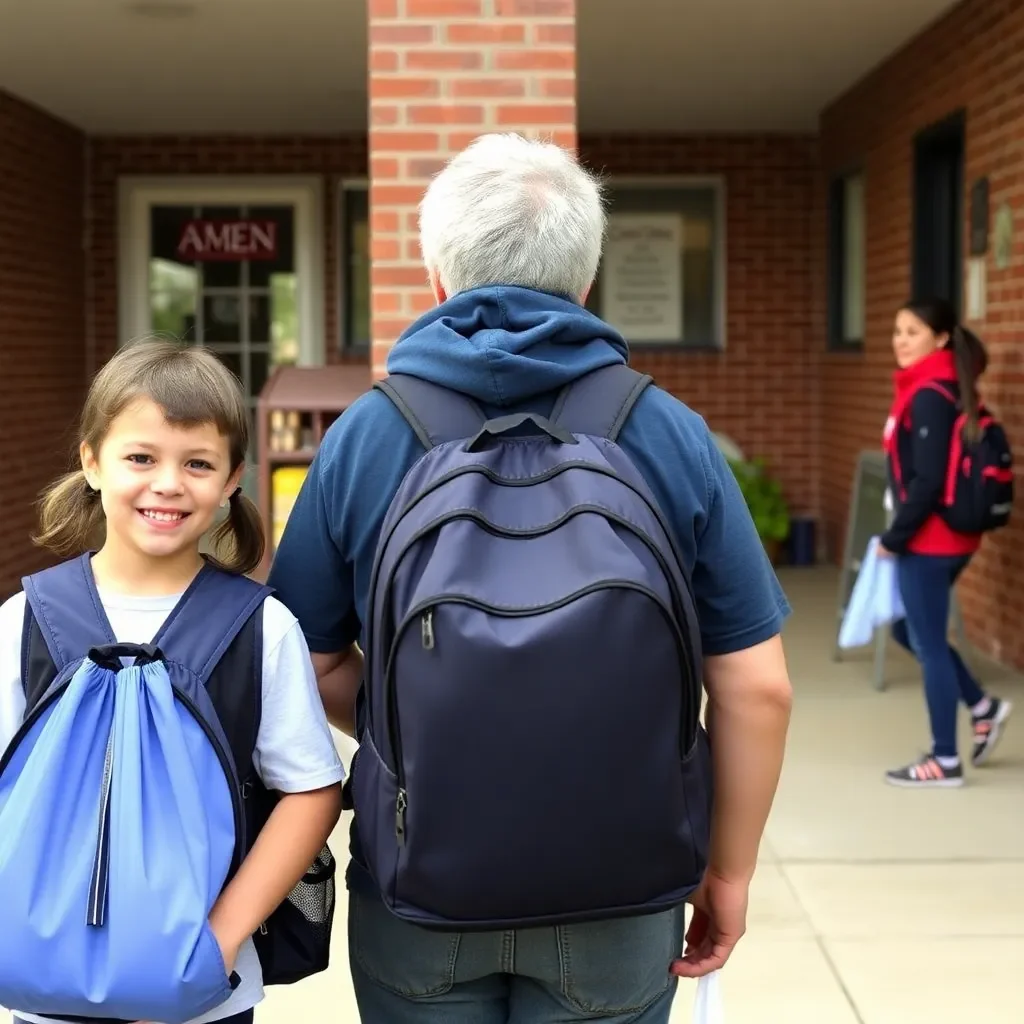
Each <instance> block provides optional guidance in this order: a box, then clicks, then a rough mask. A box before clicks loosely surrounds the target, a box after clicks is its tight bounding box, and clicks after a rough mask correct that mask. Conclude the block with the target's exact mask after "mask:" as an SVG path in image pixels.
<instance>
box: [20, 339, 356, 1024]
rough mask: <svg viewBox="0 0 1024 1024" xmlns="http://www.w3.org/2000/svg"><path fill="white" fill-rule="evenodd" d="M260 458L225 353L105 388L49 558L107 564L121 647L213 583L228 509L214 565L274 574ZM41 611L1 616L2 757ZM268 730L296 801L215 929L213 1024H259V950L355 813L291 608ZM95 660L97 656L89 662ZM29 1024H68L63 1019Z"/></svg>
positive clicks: (271, 751)
mask: <svg viewBox="0 0 1024 1024" xmlns="http://www.w3.org/2000/svg"><path fill="white" fill-rule="evenodd" d="M248 442H249V427H248V412H247V410H246V407H245V403H244V401H243V399H242V395H241V391H240V389H239V386H238V381H237V380H236V379H235V378H234V377H233V376H232V375H231V374H230V373H229V371H228V370H227V369H226V368H225V366H224V365H223V364H222V363H221V362H220V361H219V360H218V359H217V358H216V356H214V355H212V354H211V353H210V352H208V351H206V350H204V349H202V348H197V347H185V346H180V345H178V344H176V343H174V342H169V341H162V340H160V341H144V342H141V343H137V344H135V345H132V346H129V347H127V348H125V349H123V350H122V351H121V352H119V353H118V354H117V355H116V356H115V357H114V358H113V359H112V360H110V362H108V363H107V364H106V365H105V366H104V367H103V369H102V370H101V371H100V373H99V374H98V375H97V377H96V379H95V381H94V382H93V385H92V387H91V389H90V391H89V395H88V398H87V400H86V404H85V409H84V412H83V414H82V421H81V440H80V457H81V469H79V470H76V471H75V472H73V473H70V474H69V475H67V476H65V477H64V478H63V479H61V480H59V481H58V482H57V483H55V484H54V485H53V486H52V487H51V488H50V489H49V491H48V492H47V493H46V494H45V496H44V498H43V501H42V505H41V530H40V533H39V536H38V538H37V541H38V543H40V544H42V545H44V546H45V547H47V548H49V549H50V550H52V551H53V552H55V553H56V554H58V555H61V556H72V555H76V554H81V553H82V552H84V551H88V550H94V547H93V541H94V538H97V536H98V535H102V538H101V542H100V544H99V545H98V547H99V549H98V550H97V551H96V553H95V555H94V556H93V557H92V559H91V565H92V573H93V576H94V577H95V583H96V587H97V590H98V593H99V597H100V601H101V603H102V606H103V610H104V611H105V612H106V615H107V618H108V620H109V623H110V626H111V628H112V630H113V633H114V634H115V636H116V639H117V641H118V642H119V643H149V642H151V641H152V639H153V638H154V636H155V634H156V633H157V631H158V630H159V629H160V627H161V625H162V624H163V622H164V619H165V618H166V617H167V615H168V613H169V612H170V611H171V610H172V609H173V608H174V607H175V604H176V603H177V601H178V599H179V598H180V597H181V595H182V594H183V592H184V591H185V590H186V588H187V587H188V586H189V584H190V583H191V581H192V580H193V578H194V577H195V576H196V574H197V573H199V571H200V569H201V568H202V567H203V561H204V560H203V557H202V556H201V555H200V543H201V541H202V540H203V538H204V536H205V535H206V534H207V532H208V531H209V530H210V528H211V526H213V523H214V519H215V517H216V516H217V513H218V509H220V508H223V507H227V508H229V513H228V515H227V516H226V518H225V519H224V522H223V523H221V524H220V525H219V526H217V527H216V529H215V530H214V531H213V534H212V538H211V539H212V541H213V547H214V550H215V552H216V556H215V558H213V559H212V560H213V561H214V564H215V565H216V566H217V567H218V568H220V569H222V570H224V571H227V572H231V573H239V574H243V573H246V572H249V571H251V570H252V569H254V568H255V567H256V565H257V564H258V563H259V561H260V559H261V557H262V554H263V550H264V535H263V527H262V524H261V521H260V517H259V515H258V512H257V510H256V509H255V507H254V506H253V505H252V504H251V502H249V501H248V500H247V499H246V498H244V497H243V496H242V495H241V492H240V490H239V489H238V482H239V479H240V477H241V474H242V470H243V460H244V458H245V453H246V450H247V447H248ZM25 605H26V598H25V595H24V593H19V594H17V595H15V596H14V597H12V598H11V599H10V600H8V601H7V602H6V603H5V604H3V605H2V606H0V753H2V752H3V750H4V749H5V748H6V747H7V745H8V744H9V743H10V741H11V739H12V737H13V736H14V734H15V733H16V732H17V730H18V728H19V726H20V724H21V721H22V717H23V712H24V710H25V697H24V693H23V689H22V680H21V659H22V641H23V636H22V633H23V629H24V627H25V623H26V615H25ZM258 614H262V626H263V669H262V715H261V719H260V727H259V731H258V737H257V740H256V747H255V756H254V758H253V760H254V764H255V768H256V771H257V772H258V774H259V776H260V778H261V780H262V781H263V783H264V785H265V786H267V787H268V788H269V789H272V790H277V791H279V792H280V793H282V794H283V796H282V798H281V800H280V802H279V803H278V804H277V805H276V807H275V809H274V811H273V813H272V814H271V816H270V819H269V821H268V822H267V824H266V826H265V827H264V828H263V830H262V831H261V832H260V835H259V839H258V841H257V842H256V844H255V845H254V847H253V848H252V849H251V851H250V853H249V855H248V857H247V858H246V859H245V861H244V863H243V865H242V866H241V868H240V870H239V871H238V872H237V873H236V874H235V875H234V877H233V878H232V879H231V881H230V882H229V883H228V885H227V886H226V887H225V888H224V890H223V892H222V893H221V895H220V897H219V899H218V901H217V902H216V904H215V905H214V907H213V911H212V913H211V915H210V927H211V929H212V931H213V934H214V936H215V937H216V939H217V943H218V945H219V946H220V949H221V952H222V953H223V956H224V961H225V966H226V967H227V970H228V972H229V973H230V972H231V971H234V972H235V973H236V974H237V975H238V976H239V977H240V979H241V981H240V983H239V985H238V986H237V988H235V990H234V991H233V992H232V994H231V996H230V997H229V998H228V999H227V1000H226V1001H225V1002H224V1003H222V1004H221V1005H220V1006H218V1007H216V1008H215V1009H214V1010H212V1011H210V1012H209V1013H207V1014H206V1015H205V1016H203V1017H199V1018H196V1021H194V1022H193V1024H198V1022H199V1021H212V1020H219V1021H224V1022H225V1024H227V1022H231V1024H236V1022H237V1024H248V1022H249V1021H251V1020H252V1015H253V1009H252V1008H253V1007H254V1006H255V1005H256V1004H257V1003H258V1002H259V1001H260V1000H261V999H262V996H263V978H262V973H261V969H260V961H259V958H258V956H257V953H256V949H255V946H254V945H253V942H252V939H251V936H252V935H253V933H254V932H255V931H256V930H257V929H258V928H259V927H260V926H261V923H262V922H264V921H265V920H266V919H267V917H268V916H269V915H270V913H271V912H272V911H273V910H274V909H275V908H276V907H277V906H278V905H279V904H280V903H281V902H282V901H283V900H284V899H285V898H286V896H287V895H288V893H289V892H290V891H291V890H292V889H293V888H294V886H295V885H296V883H297V882H298V881H299V880H300V879H301V878H302V876H303V874H304V873H305V872H306V871H307V870H308V869H309V866H310V865H311V864H312V863H313V862H314V860H315V859H316V857H317V855H318V853H319V852H320V851H321V849H322V848H323V846H324V844H325V842H326V841H327V838H328V836H329V835H330V833H331V831H332V829H333V828H334V826H335V824H336V823H337V821H338V818H339V816H340V812H341V787H340V783H341V780H342V778H343V775H344V772H343V768H342V765H341V761H340V759H339V757H338V753H337V750H336V748H335V745H334V741H333V738H332V736H331V732H330V729H329V727H328V724H327V720H326V717H325V715H324V711H323V706H322V704H321V701H320V697H319V695H318V692H317V686H316V681H315V678H314V675H313V669H312V664H311V661H310V656H309V652H308V649H307V647H306V643H305V640H304V638H303V635H302V631H301V630H300V628H299V625H298V623H297V621H296V620H295V618H294V617H293V616H292V615H291V614H290V613H289V612H288V611H287V609H286V608H285V607H284V605H282V604H281V603H280V602H278V601H277V600H275V599H274V598H273V597H268V598H266V599H265V602H264V604H263V606H262V611H261V612H260V613H258ZM82 653H83V654H84V652H82ZM10 1009H11V1010H12V1012H13V1013H14V1014H15V1015H16V1019H17V1018H18V1017H21V1018H22V1019H27V1020H32V1021H36V1022H39V1024H53V1020H54V1018H47V1017H38V1016H30V1015H28V1014H18V1008H17V1007H11V1008H10Z"/></svg>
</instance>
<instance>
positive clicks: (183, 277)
mask: <svg viewBox="0 0 1024 1024" xmlns="http://www.w3.org/2000/svg"><path fill="white" fill-rule="evenodd" d="M119 193H120V194H119V212H120V225H119V253H118V257H119V268H120V269H119V281H118V286H119V338H120V343H121V344H126V343H127V342H128V341H130V340H131V339H132V338H136V337H139V336H140V335H144V334H148V333H151V332H153V331H168V332H171V333H173V334H176V335H178V336H179V337H182V338H184V339H185V340H193V341H195V343H197V344H200V345H204V346H206V347H209V348H211V349H214V350H215V351H217V353H218V354H219V355H221V356H222V357H223V358H224V360H225V362H226V363H227V364H228V365H229V366H230V367H231V369H232V370H234V371H235V372H236V373H237V374H238V376H239V378H240V379H241V380H242V381H243V384H244V385H245V388H246V393H247V395H248V396H249V399H250V402H252V403H253V404H255V399H256V396H257V395H258V394H259V391H260V389H261V388H262V386H263V384H264V383H265V381H266V378H267V376H268V374H269V373H270V372H271V371H272V370H273V369H274V368H275V367H276V366H280V365H288V364H294V365H299V366H319V365H322V364H323V362H324V357H325V346H324V341H325V339H324V273H323V268H324V245H323V216H322V201H323V200H322V189H321V184H320V181H319V179H316V178H297V177H282V178H254V177H245V178H226V177H217V178H192V177H171V178H159V179H156V178H122V179H121V181H120V183H119Z"/></svg>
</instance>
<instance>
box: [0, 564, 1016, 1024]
mask: <svg viewBox="0 0 1024 1024" xmlns="http://www.w3.org/2000/svg"><path fill="white" fill-rule="evenodd" d="M836 582H837V577H836V574H835V573H834V572H832V571H830V570H828V569H814V570H808V571H799V572H798V571H788V572H785V573H784V574H783V585H784V586H785V588H786V591H787V593H788V594H789V595H790V598H791V600H792V602H793V605H794V608H795V609H796V611H795V614H794V616H793V619H792V620H791V624H790V626H789V628H788V630H787V636H786V640H787V649H788V653H789V659H790V667H791V671H792V675H793V680H794V684H795V688H796V705H795V709H794V716H793V727H792V732H791V739H790V747H789V755H788V759H787V763H786V768H785V772H784V776H783V782H782V786H781V789H780V793H779V797H778V800H777V801H776V805H775V808H774V810H773V813H772V818H771V821H770V824H769V828H768V832H767V837H766V841H765V844H764V847H763V850H762V861H761V865H760V867H759V870H758V873H757V876H756V879H755V882H754V886H753V890H752V893H751V902H750V917H749V930H748V933H747V935H746V937H745V938H744V940H743V942H742V943H741V944H740V946H739V947H738V948H737V950H736V953H735V955H734V956H733V958H732V959H731V961H730V963H729V965H728V966H727V969H726V970H725V971H724V972H723V989H724V995H725V1001H726V1002H725V1009H726V1021H727V1024H855V1022H862V1024H963V1022H964V1021H969V1020H976V1021H983V1022H984V1024H1020V1021H1021V1020H1022V1019H1024V1009H1022V1007H1024V888H1022V887H1021V881H1022V880H1024V686H1022V685H1021V683H1020V681H1018V680H1017V679H1015V678H1014V677H1013V676H1012V675H1010V674H1009V673H1007V672H1006V671H1005V670H1001V669H999V668H997V667H993V666H991V665H986V664H984V663H978V662H977V660H975V666H976V668H977V669H978V672H979V675H980V677H981V678H982V681H983V683H985V684H986V685H991V686H992V687H993V688H994V689H995V691H996V692H997V693H999V694H1000V695H1004V696H1008V697H1010V698H1011V699H1013V700H1014V701H1015V703H1016V704H1017V709H1018V710H1017V712H1016V714H1015V717H1014V719H1013V721H1012V722H1011V724H1010V727H1009V729H1008V732H1007V735H1006V737H1005V739H1004V741H1003V744H1002V746H1001V747H1000V749H999V752H998V754H997V755H996V757H995V758H994V759H993V761H992V762H991V763H990V765H989V766H987V767H986V768H984V769H981V770H976V771H975V770H970V771H969V773H968V784H967V785H966V786H964V787H963V788H962V789H960V790H937V791H930V792H923V793H921V792H908V791H906V790H900V789H893V788H891V787H888V786H886V785H885V784H884V783H883V782H882V774H883V772H884V771H885V769H887V768H890V767H892V766H893V765H895V764H898V763H902V762H903V761H904V760H906V759H908V758H910V757H912V756H914V755H915V754H916V753H917V752H918V751H920V750H922V749H924V748H925V745H926V744H927V742H928V737H927V727H926V720H925V711H924V704H923V700H922V696H921V687H920V678H919V675H918V673H917V670H916V666H915V665H914V664H913V662H911V661H910V659H909V658H907V657H906V656H905V655H903V654H902V652H900V651H898V650H896V649H894V648H892V647H891V648H890V655H889V659H888V673H887V678H888V682H889V689H888V690H887V691H886V692H884V693H876V692H875V691H874V690H872V688H871V682H870V673H871V655H870V652H865V653H864V654H859V653H858V654H857V655H856V656H855V657H854V658H853V659H851V660H849V661H844V662H843V663H840V664H835V663H833V662H832V661H831V660H830V652H831V648H832V639H833V637H834V630H835V621H834V603H835V587H836ZM964 724H965V726H966V722H965V723H964ZM339 740H340V743H339V745H340V746H341V748H342V750H343V751H344V752H345V754H346V761H347V760H348V755H349V753H350V750H351V746H350V744H349V743H348V742H347V741H345V740H344V739H341V738H339ZM964 749H965V750H969V743H968V733H967V731H966V729H965V732H964ZM347 830H348V820H347V817H346V819H345V820H344V821H343V822H342V824H341V826H340V827H339V830H338V832H337V833H336V835H335V838H334V841H333V849H334V851H335V854H336V855H337V856H339V857H342V858H343V857H344V855H345V852H346V850H347V848H348V846H347ZM344 898H345V894H344V891H343V890H342V891H341V892H340V893H339V901H340V902H339V907H338V913H337V918H336V924H335V951H334V966H333V968H332V969H331V970H330V971H328V972H327V973H326V974H325V975H323V976H320V977H317V978H314V979H311V980H310V981H307V982H304V983H302V984H301V985H298V986H295V987H293V988H290V989H279V990H270V991H269V993H268V996H267V999H266V1001H265V1002H264V1003H263V1004H262V1006H261V1007H260V1008H259V1009H258V1011H257V1020H258V1021H259V1024H295V1022H304V1021H314V1020H324V1021H328V1022H332V1024H356V1022H357V1021H358V1019H359V1018H358V1015H357V1012H356V1007H355V1001H354V999H353V997H352V992H351V986H350V984H349V980H348V966H347V949H346V941H345V930H346V929H345V903H344ZM693 992H694V986H693V985H692V984H689V983H687V984H684V985H682V986H681V987H680V992H679V996H678V998H677V1001H676V1011H675V1015H674V1017H673V1020H674V1021H676V1022H677V1024H684V1022H687V1021H689V1020H690V1006H691V1004H692V1001H693ZM2 1016H3V1014H2V1013H0V1017H2ZM4 1024H6V1021H4Z"/></svg>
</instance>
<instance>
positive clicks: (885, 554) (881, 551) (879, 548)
mask: <svg viewBox="0 0 1024 1024" xmlns="http://www.w3.org/2000/svg"><path fill="white" fill-rule="evenodd" d="M875 554H877V555H878V557H879V558H895V554H894V553H893V552H892V551H890V550H889V549H888V548H887V547H886V546H885V545H884V544H883V543H882V542H881V541H879V542H878V543H877V544H876V545H875Z"/></svg>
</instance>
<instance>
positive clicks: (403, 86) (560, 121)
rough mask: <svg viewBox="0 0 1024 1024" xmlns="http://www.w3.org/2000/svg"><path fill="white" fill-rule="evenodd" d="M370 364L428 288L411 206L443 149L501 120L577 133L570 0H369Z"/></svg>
mask: <svg viewBox="0 0 1024 1024" xmlns="http://www.w3.org/2000/svg"><path fill="white" fill-rule="evenodd" d="M368 13H369V19H370V129H369V145H370V179H371V184H370V204H371V211H372V212H371V251H372V257H373V266H372V270H371V278H372V288H373V339H374V342H373V367H374V372H375V373H376V374H377V375H378V376H383V374H384V373H385V372H386V371H385V369H384V366H385V362H386V360H387V354H388V351H389V349H390V347H391V345H392V344H393V342H394V340H395V338H396V337H398V335H399V334H401V332H402V331H403V330H404V329H405V327H406V326H408V324H409V323H411V322H412V320H414V319H415V318H416V316H418V315H419V314H421V313H422V312H424V311H425V310H427V309H429V308H430V306H431V304H432V297H431V294H430V291H429V289H428V287H427V285H426V278H425V274H424V269H423V265H422V263H421V260H420V253H419V244H418V239H417V213H416V206H417V204H418V203H419V201H420V199H421V198H422V195H423V192H424V190H425V188H426V185H427V182H428V181H429V179H430V177H431V175H432V174H433V173H434V172H435V171H437V170H438V169H439V168H440V167H441V166H442V165H443V163H444V161H445V160H447V159H448V158H450V157H451V156H453V155H454V154H455V153H457V152H459V150H461V149H463V148H465V146H466V145H467V144H468V143H469V142H471V141H472V140H473V139H474V138H475V137H476V136H478V135H480V134H482V133H483V132H488V131H495V130H501V129H504V130H506V131H517V132H520V133H522V134H524V135H527V136H530V137H546V138H551V139H553V140H554V141H556V142H558V143H559V144H561V145H564V146H568V147H570V148H572V147H574V146H575V145H576V20H575V17H576V0H370V2H369V8H368Z"/></svg>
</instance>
